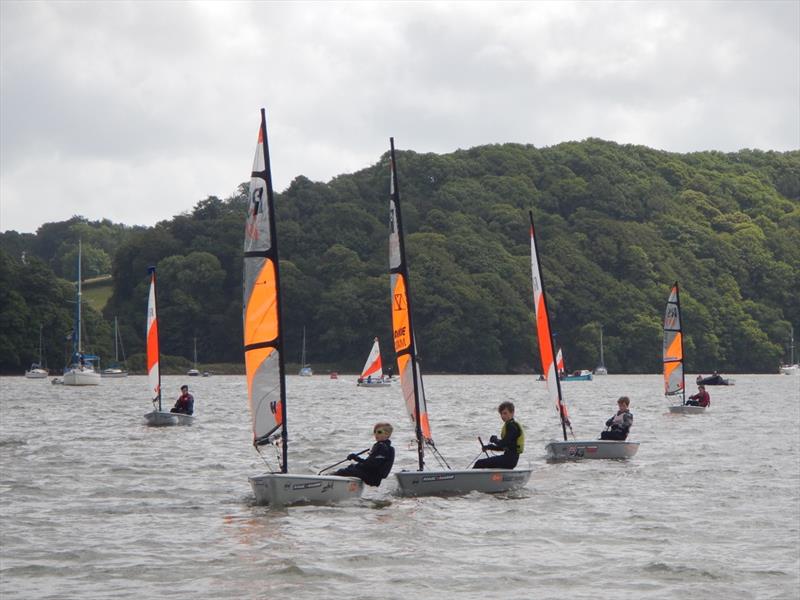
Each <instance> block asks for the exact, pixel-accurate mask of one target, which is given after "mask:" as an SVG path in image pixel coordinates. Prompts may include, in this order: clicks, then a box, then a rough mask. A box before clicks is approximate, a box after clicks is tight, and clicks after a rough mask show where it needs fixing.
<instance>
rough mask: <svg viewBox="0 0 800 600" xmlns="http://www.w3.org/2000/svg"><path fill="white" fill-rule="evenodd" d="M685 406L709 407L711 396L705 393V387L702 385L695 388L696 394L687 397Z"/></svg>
mask: <svg viewBox="0 0 800 600" xmlns="http://www.w3.org/2000/svg"><path fill="white" fill-rule="evenodd" d="M686 404H688V405H690V406H702V407H706V406H710V405H711V396H709V395H708V392H707V391H706V386H704V385H703V384H702V383H701V384H700V385H698V386H697V393H696V394H693V395H691V396H689V399H688V400H687V401H686Z"/></svg>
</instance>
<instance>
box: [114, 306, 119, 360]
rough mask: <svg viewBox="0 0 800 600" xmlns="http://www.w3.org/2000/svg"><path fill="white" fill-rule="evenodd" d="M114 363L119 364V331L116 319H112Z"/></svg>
mask: <svg viewBox="0 0 800 600" xmlns="http://www.w3.org/2000/svg"><path fill="white" fill-rule="evenodd" d="M114 362H116V363H119V329H118V328H117V317H114Z"/></svg>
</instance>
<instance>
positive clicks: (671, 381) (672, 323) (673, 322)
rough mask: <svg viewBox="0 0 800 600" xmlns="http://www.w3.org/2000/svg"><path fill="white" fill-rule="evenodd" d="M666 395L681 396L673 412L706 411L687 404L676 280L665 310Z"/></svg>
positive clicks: (703, 407) (679, 300)
mask: <svg viewBox="0 0 800 600" xmlns="http://www.w3.org/2000/svg"><path fill="white" fill-rule="evenodd" d="M663 356H664V395H665V396H666V397H667V398H669V397H670V396H680V397H681V403H680V404H678V405H673V406H670V407H669V412H671V413H683V414H697V413H703V412H706V407H705V406H692V405H690V404H686V382H685V379H684V369H683V321H682V319H681V295H680V291H679V289H678V282H677V281H676V282H675V283H674V284H673V286H672V289H671V290H670V292H669V298H668V299H667V308H666V310H665V312H664V352H663Z"/></svg>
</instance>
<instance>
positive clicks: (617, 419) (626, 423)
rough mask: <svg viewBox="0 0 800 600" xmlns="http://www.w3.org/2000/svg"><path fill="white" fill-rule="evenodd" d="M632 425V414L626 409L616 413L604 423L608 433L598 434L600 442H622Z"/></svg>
mask: <svg viewBox="0 0 800 600" xmlns="http://www.w3.org/2000/svg"><path fill="white" fill-rule="evenodd" d="M631 425H633V413H631V411H629V410H628V409H625V410H620V411H617V414H615V415H614V416H613V417H611V418H610V419H609V420H608V421H606V427H610V428H611V430H610V431H603V432H601V433H600V439H601V440H624V439H626V438H627V437H628V432H629V431H630V429H631Z"/></svg>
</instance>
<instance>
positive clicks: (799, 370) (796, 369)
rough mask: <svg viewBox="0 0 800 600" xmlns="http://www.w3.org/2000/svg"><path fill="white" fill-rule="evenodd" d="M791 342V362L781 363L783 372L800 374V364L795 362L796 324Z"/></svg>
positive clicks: (785, 373)
mask: <svg viewBox="0 0 800 600" xmlns="http://www.w3.org/2000/svg"><path fill="white" fill-rule="evenodd" d="M790 336H791V337H790V342H789V364H786V365H781V373H783V374H784V375H800V364H797V363H796V362H794V326H792V327H791V333H790Z"/></svg>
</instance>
